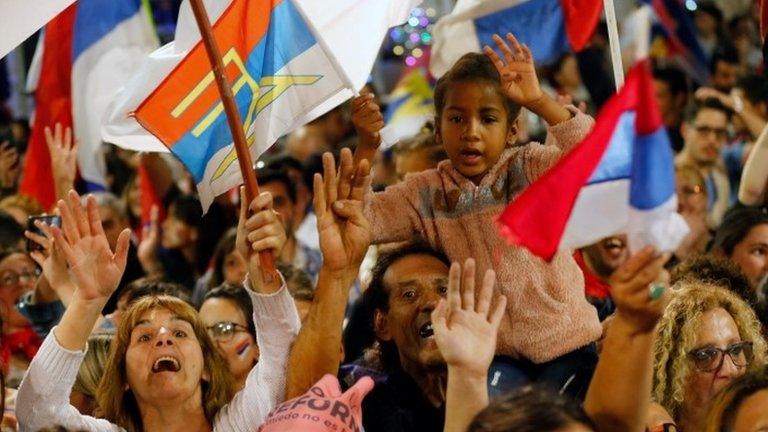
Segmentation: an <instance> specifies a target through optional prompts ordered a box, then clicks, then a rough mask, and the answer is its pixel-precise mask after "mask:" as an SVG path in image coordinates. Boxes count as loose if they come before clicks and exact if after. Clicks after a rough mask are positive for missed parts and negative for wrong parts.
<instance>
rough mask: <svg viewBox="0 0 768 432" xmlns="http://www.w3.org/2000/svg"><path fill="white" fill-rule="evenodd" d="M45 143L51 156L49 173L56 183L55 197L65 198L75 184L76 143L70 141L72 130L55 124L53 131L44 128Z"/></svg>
mask: <svg viewBox="0 0 768 432" xmlns="http://www.w3.org/2000/svg"><path fill="white" fill-rule="evenodd" d="M45 143H46V144H47V145H48V153H50V155H51V171H52V173H53V179H54V182H55V183H56V192H57V193H56V195H57V196H58V197H59V198H65V196H66V193H67V191H68V190H70V189H71V188H72V187H73V186H74V184H75V174H76V172H77V141H76V140H73V139H72V129H71V128H70V127H67V128H62V125H61V123H56V125H55V126H54V128H53V130H51V128H50V127H48V126H46V127H45Z"/></svg>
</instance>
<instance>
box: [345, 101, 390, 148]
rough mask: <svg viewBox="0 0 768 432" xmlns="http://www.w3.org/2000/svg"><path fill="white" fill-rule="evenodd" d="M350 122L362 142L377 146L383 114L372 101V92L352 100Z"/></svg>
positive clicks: (379, 140)
mask: <svg viewBox="0 0 768 432" xmlns="http://www.w3.org/2000/svg"><path fill="white" fill-rule="evenodd" d="M352 124H353V125H354V126H355V130H356V131H357V135H358V136H359V137H360V140H361V141H362V143H363V144H367V145H371V146H374V147H378V145H379V143H380V142H381V135H380V134H379V132H381V130H382V129H383V128H384V116H383V115H382V114H381V108H379V105H378V104H376V102H375V101H374V96H373V93H365V94H362V95H360V96H358V97H356V98H354V99H353V100H352Z"/></svg>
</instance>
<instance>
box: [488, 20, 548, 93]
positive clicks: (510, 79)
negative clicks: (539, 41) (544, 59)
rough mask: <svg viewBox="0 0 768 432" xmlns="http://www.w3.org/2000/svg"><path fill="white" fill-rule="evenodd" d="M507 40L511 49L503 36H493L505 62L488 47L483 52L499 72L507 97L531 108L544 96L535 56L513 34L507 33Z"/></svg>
mask: <svg viewBox="0 0 768 432" xmlns="http://www.w3.org/2000/svg"><path fill="white" fill-rule="evenodd" d="M507 40H508V41H509V43H510V44H511V45H512V47H511V48H510V46H509V45H507V43H506V42H504V39H502V38H501V36H499V35H493V41H494V42H496V46H497V47H498V48H499V50H500V51H501V53H502V54H503V55H504V60H502V59H501V58H500V57H499V55H498V54H496V52H495V51H494V50H493V48H491V47H489V46H488V45H486V46H485V47H483V52H484V53H485V55H487V56H488V58H490V59H491V61H493V64H494V66H496V70H498V71H499V75H501V87H502V89H503V90H504V93H505V94H506V95H507V97H508V98H509V99H511V100H512V101H513V102H516V103H518V104H520V105H522V106H524V107H527V108H530V107H531V105H534V104H536V103H537V102H538V101H539V100H540V99H541V98H542V97H543V96H544V92H543V91H542V90H541V87H540V86H539V78H538V77H537V76H536V68H535V66H534V64H533V55H532V54H531V50H530V49H528V46H526V45H524V44H523V45H521V44H520V42H518V41H517V39H515V36H514V35H512V33H507Z"/></svg>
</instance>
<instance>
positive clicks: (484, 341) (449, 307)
mask: <svg viewBox="0 0 768 432" xmlns="http://www.w3.org/2000/svg"><path fill="white" fill-rule="evenodd" d="M495 283H496V273H495V272H494V271H493V270H488V271H487V272H486V273H485V277H484V278H483V286H482V288H481V289H480V294H479V295H478V296H477V303H475V261H474V260H472V259H468V260H467V261H466V263H465V264H464V271H463V274H462V269H461V266H460V265H459V264H458V263H453V265H451V270H450V273H449V277H448V299H447V301H446V300H441V301H440V303H439V304H438V306H437V308H435V310H434V311H432V329H433V330H434V332H435V341H436V342H437V346H438V348H439V349H440V352H441V353H442V354H443V359H444V360H445V362H446V363H447V364H448V367H449V368H456V369H459V370H461V372H462V374H469V375H472V376H475V377H478V376H479V377H484V376H485V375H487V373H488V367H489V366H490V364H491V361H492V360H493V355H494V353H495V352H496V335H497V332H498V329H499V324H500V323H501V318H502V316H503V315H504V309H505V307H506V304H507V299H506V297H504V296H500V297H499V301H498V302H497V303H496V306H495V307H493V309H491V298H492V296H493V287H494V285H495Z"/></svg>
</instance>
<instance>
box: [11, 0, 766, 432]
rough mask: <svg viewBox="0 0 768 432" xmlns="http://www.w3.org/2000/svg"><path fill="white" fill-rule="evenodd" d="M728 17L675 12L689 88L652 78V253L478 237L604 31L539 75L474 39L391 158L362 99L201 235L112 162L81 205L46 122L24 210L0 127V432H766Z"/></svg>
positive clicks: (559, 136)
mask: <svg viewBox="0 0 768 432" xmlns="http://www.w3.org/2000/svg"><path fill="white" fill-rule="evenodd" d="M757 3H758V2H754V7H757ZM748 6H750V5H748ZM736 9H738V8H730V9H728V13H729V14H730V15H732V16H727V15H725V12H724V11H723V10H722V9H720V8H719V7H718V6H717V4H715V3H708V2H698V8H697V10H696V11H695V12H692V18H693V22H694V24H695V27H696V30H697V34H698V36H699V39H700V41H699V42H700V44H701V46H702V47H703V48H705V49H704V52H705V53H706V55H707V58H708V62H709V65H710V69H709V71H708V72H709V73H708V75H709V82H704V83H697V82H694V81H693V80H692V79H691V77H690V76H691V75H690V74H689V73H687V71H685V69H683V68H682V67H681V66H680V65H679V64H678V63H676V62H675V61H673V60H672V59H671V58H667V59H665V58H657V59H656V60H655V61H654V65H653V77H654V86H655V90H656V98H657V100H658V105H659V110H660V113H661V116H662V119H663V122H664V124H665V126H666V129H667V132H668V135H669V137H670V143H671V145H672V147H673V150H674V152H675V161H674V162H675V172H676V191H677V202H678V212H679V213H680V214H681V215H682V216H683V218H684V219H685V221H686V223H687V224H688V226H689V233H688V234H687V236H686V237H685V238H684V239H683V241H682V243H681V244H680V245H679V247H678V248H677V249H676V250H673V251H660V250H655V249H653V248H652V247H646V248H644V249H642V250H633V251H630V249H629V245H628V240H627V238H626V236H625V235H622V234H620V233H617V234H616V235H614V236H611V237H608V238H605V239H602V240H600V241H598V242H596V243H595V244H592V245H589V246H585V247H583V248H581V249H579V250H575V251H573V250H561V251H559V252H558V253H557V254H556V255H555V256H554V257H553V258H552V259H551V261H545V260H542V259H541V258H539V257H537V256H535V255H533V254H532V253H531V252H529V251H528V250H527V249H525V248H522V247H519V246H514V245H510V244H509V243H508V242H507V241H506V240H505V239H504V238H502V237H501V236H500V235H499V232H498V226H497V223H496V218H497V216H498V215H499V214H500V212H501V211H502V210H503V209H504V208H505V207H506V206H507V205H508V204H509V203H510V202H511V201H513V200H514V199H515V197H516V196H517V195H518V194H519V193H520V192H521V191H523V190H524V189H525V188H526V187H527V186H528V185H530V184H531V183H533V182H534V181H536V179H538V178H539V177H540V176H541V175H543V174H544V173H545V172H547V170H548V169H549V168H550V167H552V166H553V165H554V164H555V163H556V162H557V161H558V160H559V159H560V158H561V157H563V155H565V154H567V153H568V152H569V151H570V150H571V149H572V148H573V147H574V146H576V145H578V144H579V143H580V142H581V140H582V139H583V138H584V137H585V136H586V135H587V134H588V132H589V131H590V129H591V127H592V126H593V125H594V116H596V115H597V113H598V112H599V108H600V106H601V105H602V104H603V103H604V102H605V100H606V99H607V97H609V96H610V93H611V92H612V91H613V89H612V88H608V90H606V83H609V84H610V83H611V78H610V75H609V74H608V71H609V68H608V67H606V66H605V64H604V63H605V61H607V58H608V57H607V56H608V51H607V42H606V38H605V37H604V35H603V32H600V31H598V32H597V34H596V35H595V36H594V37H593V40H592V43H591V44H590V45H589V47H588V48H587V49H586V50H585V51H583V52H581V53H578V54H566V55H564V56H563V57H562V58H560V59H558V61H556V62H554V63H552V64H550V65H546V66H540V67H538V68H537V66H536V65H534V62H533V56H532V54H531V52H530V50H529V48H528V47H527V46H525V45H524V44H521V43H519V42H518V41H517V39H516V38H515V37H514V35H511V34H508V35H502V36H499V35H496V36H494V46H492V47H485V48H484V50H483V52H482V53H468V54H466V55H464V56H463V57H461V59H459V60H458V61H457V62H456V63H455V64H454V65H453V67H452V68H451V69H450V70H449V71H448V72H447V73H446V74H445V75H443V76H442V77H440V78H439V79H438V80H437V81H436V83H435V85H434V108H435V119H434V121H433V122H430V123H429V124H427V125H425V127H424V128H423V130H422V132H421V133H419V134H418V135H416V136H414V137H412V138H409V139H405V140H402V141H401V142H400V143H398V144H397V145H396V146H395V147H394V148H393V149H388V150H381V149H380V146H381V131H382V128H383V127H384V125H385V122H384V116H383V114H382V112H383V109H384V105H385V101H386V97H385V96H383V95H381V94H379V93H377V92H376V91H375V89H374V88H373V87H372V86H370V85H369V86H367V88H366V89H364V90H363V91H362V92H361V95H360V96H357V97H355V98H354V99H353V100H351V101H349V102H348V103H346V104H343V105H341V106H340V107H338V108H335V109H333V110H332V111H330V112H329V113H327V114H325V115H323V116H321V117H320V118H318V119H317V120H315V121H313V122H312V123H310V124H308V125H306V126H304V127H302V128H300V129H299V130H297V131H295V132H293V133H291V134H290V135H289V136H287V137H285V138H283V139H281V141H280V142H279V143H278V144H277V145H276V146H275V147H274V148H273V149H272V150H271V151H270V152H268V154H265V155H264V156H263V157H262V158H260V159H259V161H258V162H257V163H256V168H255V170H256V175H257V178H258V180H259V193H258V194H257V195H256V196H255V198H253V199H252V200H248V199H247V198H246V192H245V190H244V189H243V188H241V189H240V190H239V193H238V191H233V193H230V194H226V195H222V196H220V197H218V198H217V199H216V201H215V202H214V203H213V205H212V206H211V207H210V209H208V211H207V212H206V213H205V214H204V213H203V211H202V208H201V205H200V202H199V201H198V199H197V198H196V193H195V187H194V181H193V180H192V179H191V176H190V175H189V174H188V173H186V171H185V170H184V169H183V167H182V166H181V165H180V164H179V163H178V162H177V161H175V160H173V159H172V158H170V157H167V155H160V154H137V153H133V152H130V151H127V150H122V149H119V148H117V147H114V146H109V147H108V149H109V151H108V153H107V160H106V163H107V167H108V173H109V176H108V181H109V190H108V191H101V192H92V193H86V192H85V185H83V184H82V182H81V180H79V179H78V177H77V169H76V154H77V151H78V145H77V140H76V139H74V138H73V136H72V133H71V130H70V128H68V127H65V126H63V125H59V124H56V125H49V127H47V128H46V141H47V143H48V148H49V150H50V154H51V167H52V174H53V179H54V186H55V187H54V189H55V193H56V197H57V202H56V204H55V206H54V207H52V208H42V206H41V205H40V204H39V203H38V202H36V201H35V199H34V198H33V197H30V196H28V195H24V194H22V193H20V192H19V190H18V184H19V178H20V177H21V176H22V175H23V172H22V169H21V168H22V167H23V166H24V164H23V160H24V142H25V141H26V139H27V135H28V127H27V124H26V122H25V121H23V120H18V119H13V117H12V116H10V115H7V116H5V117H4V118H2V124H0V127H1V128H2V130H0V136H2V137H6V138H7V140H6V141H5V142H3V143H0V319H1V320H2V327H1V329H2V331H1V332H0V364H1V365H2V368H1V371H2V374H0V377H2V391H3V395H2V396H3V397H2V402H3V414H4V415H3V422H2V430H3V431H6V430H8V431H15V430H19V431H34V432H37V431H57V430H61V431H129V432H137V431H182V430H183V431H211V430H216V431H227V432H228V431H244V432H245V431H248V432H254V431H257V430H258V431H263V432H272V431H338V432H341V431H358V430H365V431H367V432H376V431H387V432H390V431H450V432H464V431H472V432H480V431H483V432H501V431H521V432H523V431H601V432H602V431H630V432H632V431H638V432H639V431H676V430H677V431H686V432H696V431H735V432H747V431H758V430H763V429H765V428H768V411H766V410H765V407H766V406H767V405H766V404H768V344H767V343H766V339H765V337H766V335H768V128H767V127H766V125H768V79H766V77H765V76H764V75H761V74H759V73H760V72H761V71H760V70H759V68H760V67H761V62H760V60H762V57H761V56H759V55H756V54H755V53H756V52H757V54H759V46H760V45H759V44H760V40H759V36H758V31H757V21H756V19H757V18H756V17H757V14H755V13H754V9H752V6H750V7H747V8H744V10H742V11H741V13H737V12H738V11H737V10H736ZM608 87H610V86H608ZM540 142H541V143H540ZM542 143H543V144H542ZM105 145H106V144H105ZM148 190H151V191H152V194H153V195H154V197H155V198H156V199H155V200H154V204H153V205H151V206H150V204H147V203H148V202H150V200H148V199H146V197H143V196H142V194H146V193H148V192H147V191H148ZM595 217H599V215H596V216H595Z"/></svg>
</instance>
